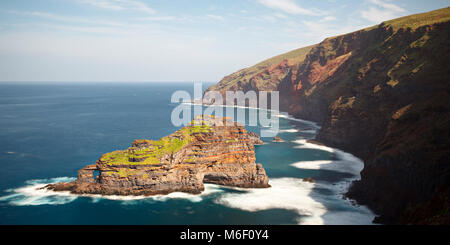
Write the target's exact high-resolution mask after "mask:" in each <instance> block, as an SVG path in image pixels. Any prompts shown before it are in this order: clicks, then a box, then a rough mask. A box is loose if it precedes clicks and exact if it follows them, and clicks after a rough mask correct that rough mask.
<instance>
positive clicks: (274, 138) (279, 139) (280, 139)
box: [273, 136, 284, 142]
mask: <svg viewBox="0 0 450 245" xmlns="http://www.w3.org/2000/svg"><path fill="white" fill-rule="evenodd" d="M273 142H284V140H283V139H282V138H280V137H277V136H275V137H273Z"/></svg>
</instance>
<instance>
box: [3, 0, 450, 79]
mask: <svg viewBox="0 0 450 245" xmlns="http://www.w3.org/2000/svg"><path fill="white" fill-rule="evenodd" d="M449 5H450V0H428V1H423V0H397V1H394V0H347V1H344V0H322V1H317V0H170V1H167V0H0V81H56V82H65V81H83V82H98V81H122V82H126V81H134V82H140V81H158V82H162V81H167V82H170V81H189V82H193V81H196V82H216V81H219V80H220V79H222V78H223V77H224V76H226V75H229V74H231V73H233V72H235V71H237V70H239V69H242V68H245V67H249V66H252V65H254V64H256V63H258V62H260V61H263V60H265V59H267V58H270V57H272V56H275V55H278V54H282V53H284V52H288V51H290V50H293V49H296V48H300V47H304V46H307V45H311V44H315V43H318V42H320V41H322V40H323V39H325V38H326V37H330V36H335V35H338V34H345V33H348V32H352V31H356V30H358V29H361V28H364V27H368V26H372V25H375V24H379V23H381V22H382V21H384V20H389V19H392V18H396V17H401V16H405V15H410V14H415V13H421V12H426V11H431V10H435V9H439V8H443V7H447V6H449Z"/></svg>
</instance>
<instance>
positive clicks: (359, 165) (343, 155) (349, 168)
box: [291, 139, 364, 180]
mask: <svg viewBox="0 0 450 245" xmlns="http://www.w3.org/2000/svg"><path fill="white" fill-rule="evenodd" d="M293 142H294V143H297V144H300V145H299V146H295V148H304V149H318V150H322V151H327V152H330V153H333V154H334V156H335V157H336V158H337V160H319V161H300V162H296V163H293V164H291V166H293V167H296V168H300V169H324V170H331V171H336V172H343V173H349V174H352V175H354V176H355V178H354V179H352V180H356V179H359V178H360V172H361V171H362V170H363V168H364V162H363V161H362V160H361V159H359V158H357V157H355V156H353V155H352V154H350V153H347V152H344V151H341V150H339V149H335V148H331V147H328V146H323V145H317V144H314V143H310V142H307V140H305V139H298V140H295V141H293Z"/></svg>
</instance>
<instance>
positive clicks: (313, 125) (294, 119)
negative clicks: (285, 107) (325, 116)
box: [274, 111, 320, 129]
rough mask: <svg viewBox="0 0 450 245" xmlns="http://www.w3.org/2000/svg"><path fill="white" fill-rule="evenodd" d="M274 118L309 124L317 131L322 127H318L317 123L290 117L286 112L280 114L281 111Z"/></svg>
mask: <svg viewBox="0 0 450 245" xmlns="http://www.w3.org/2000/svg"><path fill="white" fill-rule="evenodd" d="M274 116H277V117H281V118H284V119H287V120H291V121H296V122H301V123H304V124H307V125H309V126H311V127H313V128H315V129H320V126H319V125H317V123H315V122H313V121H308V120H303V119H299V118H295V117H293V116H291V115H289V114H288V113H286V112H280V111H278V113H277V114H275V115H274Z"/></svg>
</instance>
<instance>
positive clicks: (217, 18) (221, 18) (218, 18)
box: [206, 14, 224, 21]
mask: <svg viewBox="0 0 450 245" xmlns="http://www.w3.org/2000/svg"><path fill="white" fill-rule="evenodd" d="M206 17H208V18H210V19H213V20H220V21H222V20H224V18H223V17H222V16H220V15H215V14H207V15H206Z"/></svg>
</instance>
